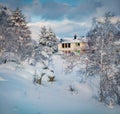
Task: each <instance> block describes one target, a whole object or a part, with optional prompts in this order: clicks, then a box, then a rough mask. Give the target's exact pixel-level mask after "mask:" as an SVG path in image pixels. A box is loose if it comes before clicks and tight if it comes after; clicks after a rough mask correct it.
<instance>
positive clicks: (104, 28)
mask: <svg viewBox="0 0 120 114" xmlns="http://www.w3.org/2000/svg"><path fill="white" fill-rule="evenodd" d="M113 17H114V15H112V13H110V12H108V13H106V14H105V16H104V21H103V22H102V21H101V20H99V19H94V25H93V28H92V30H91V31H90V32H89V33H88V37H89V46H90V53H89V54H88V56H89V67H88V72H89V75H95V74H98V75H99V76H100V89H99V97H100V101H102V102H105V103H107V104H108V105H111V103H112V104H115V103H117V104H119V103H120V95H119V93H120V89H119V88H120V82H118V80H120V75H119V72H120V66H119V64H120V61H119V58H120V51H118V50H119V49H120V48H119V46H118V45H115V42H119V40H120V36H119V35H118V34H119V32H120V30H119V29H117V27H116V25H115V24H113V23H112V22H111V20H112V18H113ZM116 63H117V64H116Z"/></svg>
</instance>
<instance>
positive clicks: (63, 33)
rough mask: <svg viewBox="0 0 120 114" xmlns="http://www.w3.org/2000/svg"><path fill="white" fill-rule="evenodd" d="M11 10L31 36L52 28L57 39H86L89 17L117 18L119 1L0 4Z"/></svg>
mask: <svg viewBox="0 0 120 114" xmlns="http://www.w3.org/2000/svg"><path fill="white" fill-rule="evenodd" d="M0 3H2V4H4V5H7V6H8V7H9V8H11V9H15V8H16V7H19V8H20V9H21V10H22V11H23V13H24V14H25V16H26V17H27V21H28V22H29V26H30V27H31V30H32V31H33V36H34V37H37V35H38V33H39V31H40V27H42V26H44V25H45V26H48V27H51V28H53V30H54V31H55V33H56V35H57V36H59V37H61V38H62V37H73V35H74V34H77V35H78V36H83V35H86V33H87V31H88V30H89V29H90V27H91V21H92V18H93V17H99V16H102V15H103V14H104V13H105V12H107V11H111V12H113V13H115V14H116V15H117V16H120V0H0Z"/></svg>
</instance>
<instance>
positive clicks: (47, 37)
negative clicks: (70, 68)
mask: <svg viewBox="0 0 120 114" xmlns="http://www.w3.org/2000/svg"><path fill="white" fill-rule="evenodd" d="M39 44H40V45H41V46H47V47H49V48H50V49H51V51H52V53H54V52H56V51H57V44H58V39H57V38H56V35H55V33H54V32H53V30H52V29H51V28H49V29H48V30H47V28H46V27H45V26H43V27H42V28H41V32H40V38H39Z"/></svg>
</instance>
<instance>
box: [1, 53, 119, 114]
mask: <svg viewBox="0 0 120 114" xmlns="http://www.w3.org/2000/svg"><path fill="white" fill-rule="evenodd" d="M52 60H53V62H51V64H50V66H49V67H50V68H51V69H53V70H54V74H55V80H56V81H55V82H48V78H47V76H44V77H43V81H42V85H38V84H33V75H34V73H35V70H36V71H37V73H38V74H39V73H40V72H41V71H42V70H43V69H42V65H41V64H37V65H36V66H30V65H28V64H27V63H23V64H16V63H12V62H9V63H6V64H2V65H1V66H0V114H119V113H120V108H119V107H117V106H116V107H114V108H113V109H111V108H108V107H106V106H105V105H104V104H103V103H100V102H98V101H97V100H96V99H95V97H94V96H95V94H94V93H93V89H94V88H93V87H92V85H90V83H89V82H90V81H93V80H88V82H86V83H80V81H81V77H82V73H80V71H79V73H78V72H77V69H76V70H74V72H72V73H68V74H66V73H65V72H64V68H65V66H66V62H65V60H63V59H62V58H61V56H60V55H54V56H53V58H52ZM45 72H47V71H45ZM94 81H95V80H94ZM94 84H95V83H94ZM71 88H72V89H71Z"/></svg>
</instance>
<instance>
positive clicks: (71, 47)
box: [58, 39, 88, 53]
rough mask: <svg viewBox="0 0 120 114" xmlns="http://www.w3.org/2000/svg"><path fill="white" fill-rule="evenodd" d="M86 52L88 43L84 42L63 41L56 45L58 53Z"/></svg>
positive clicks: (75, 40) (76, 40)
mask: <svg viewBox="0 0 120 114" xmlns="http://www.w3.org/2000/svg"><path fill="white" fill-rule="evenodd" d="M87 50H88V42H87V41H85V40H78V39H74V40H65V41H62V42H60V43H59V44H58V51H61V52H65V53H70V52H80V53H82V52H86V51H87Z"/></svg>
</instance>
